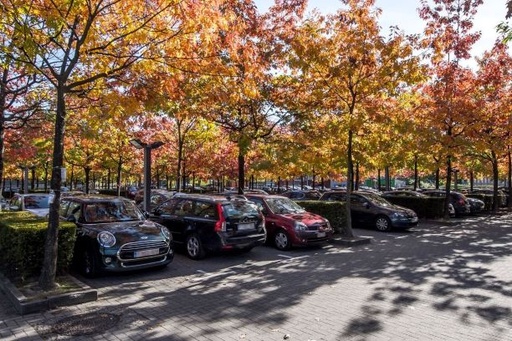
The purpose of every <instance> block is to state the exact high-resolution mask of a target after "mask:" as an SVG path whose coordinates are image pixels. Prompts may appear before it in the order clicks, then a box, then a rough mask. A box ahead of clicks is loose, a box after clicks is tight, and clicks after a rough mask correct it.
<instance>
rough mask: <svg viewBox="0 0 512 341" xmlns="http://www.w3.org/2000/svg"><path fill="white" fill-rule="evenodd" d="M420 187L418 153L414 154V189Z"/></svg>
mask: <svg viewBox="0 0 512 341" xmlns="http://www.w3.org/2000/svg"><path fill="white" fill-rule="evenodd" d="M417 189H418V155H416V154H414V190H415V191H416V190H417Z"/></svg>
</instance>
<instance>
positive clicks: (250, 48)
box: [0, 0, 512, 288]
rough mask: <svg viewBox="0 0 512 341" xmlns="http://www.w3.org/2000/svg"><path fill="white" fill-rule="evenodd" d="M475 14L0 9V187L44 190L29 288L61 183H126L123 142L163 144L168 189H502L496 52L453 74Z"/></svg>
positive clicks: (500, 52)
mask: <svg viewBox="0 0 512 341" xmlns="http://www.w3.org/2000/svg"><path fill="white" fill-rule="evenodd" d="M481 2H482V1H481V0H433V1H426V0H422V1H421V2H420V9H419V14H420V18H421V19H423V20H425V22H426V28H425V32H424V34H423V35H421V36H420V35H414V36H407V35H405V34H404V33H403V32H402V31H401V30H399V28H397V27H394V28H390V33H389V34H388V35H387V36H383V35H382V29H381V27H379V25H378V17H379V14H380V10H379V9H378V8H376V7H375V1H374V0H342V1H340V9H339V11H338V12H336V13H334V14H332V15H327V16H323V15H320V14H319V13H316V12H313V13H306V12H305V8H306V0H287V1H284V0H280V1H276V4H275V5H274V6H273V7H271V8H270V9H269V10H268V11H267V12H265V13H259V12H258V11H257V8H256V7H255V5H254V3H253V2H252V1H250V0H246V1H239V0H212V1H208V2H201V1H194V0H179V1H178V0H176V1H173V0H151V1H139V0H130V1H127V0H85V1H80V2H68V1H46V0H30V1H27V0H0V4H1V7H0V10H1V11H2V17H1V18H2V19H1V21H0V37H1V41H2V44H1V46H2V48H1V50H0V54H1V58H0V60H1V64H0V66H1V70H2V79H1V82H0V85H1V87H0V107H1V108H2V115H1V116H0V117H1V118H0V150H1V151H2V152H1V153H0V178H4V177H5V175H7V174H6V172H14V171H15V167H16V166H17V165H20V164H25V165H27V164H30V165H37V166H38V169H46V170H47V171H48V172H49V173H50V174H51V189H53V190H54V191H55V193H56V200H55V202H54V204H53V205H52V206H51V209H50V219H49V233H48V238H47V244H46V252H45V265H44V269H43V271H42V274H41V278H40V284H41V286H42V287H43V288H51V287H52V286H53V285H54V278H55V266H56V254H57V250H56V248H57V242H56V241H57V226H58V210H59V200H58V199H59V198H60V188H61V185H62V179H61V172H60V169H61V168H62V167H63V166H66V168H67V169H68V171H69V169H71V170H72V171H71V176H72V177H74V176H80V177H82V176H83V177H84V178H85V179H87V177H88V176H89V174H90V172H91V171H94V172H97V173H99V172H109V173H108V174H111V173H113V174H116V178H117V183H118V184H121V183H122V181H123V179H122V177H124V178H129V177H138V175H139V174H140V173H141V169H142V157H141V155H138V154H137V151H136V150H135V149H134V148H133V147H132V146H131V145H130V144H129V140H130V139H132V138H139V139H141V140H142V141H144V142H152V141H155V140H160V141H163V142H165V144H164V146H162V147H161V148H159V149H157V150H154V157H153V160H155V164H154V165H153V169H155V170H156V171H157V172H158V174H161V175H162V176H169V177H173V178H175V179H176V181H178V188H179V187H180V186H181V185H180V182H179V181H180V179H181V178H182V177H183V175H187V174H191V173H193V174H195V176H197V177H200V178H203V179H214V178H222V177H226V178H235V179H237V180H238V184H239V187H240V188H242V187H243V185H244V183H245V176H246V173H247V172H249V173H250V174H253V175H255V176H256V177H259V178H273V179H277V178H278V177H283V178H286V177H293V176H298V175H301V174H305V173H309V174H315V175H317V176H322V177H326V178H327V177H330V178H341V177H343V178H345V179H348V183H349V184H351V183H353V182H354V181H355V173H356V172H355V170H356V169H357V170H358V172H362V173H366V174H370V173H371V172H376V171H377V170H380V169H395V170H396V171H400V172H402V173H403V172H409V170H414V171H415V172H416V174H421V173H424V174H432V173H435V172H438V173H439V174H441V173H442V174H444V177H445V182H446V189H447V191H449V189H450V183H451V175H452V171H453V169H454V167H455V166H456V167H457V168H458V169H459V170H460V171H461V172H466V174H474V176H480V175H489V174H490V175H492V176H493V178H494V179H495V186H497V181H498V179H499V178H500V177H503V175H506V176H508V179H509V183H510V143H511V140H510V133H509V132H510V128H511V126H510V125H511V123H512V113H511V110H510V91H509V86H510V76H511V75H510V72H509V70H511V69H512V68H511V67H510V66H511V62H512V60H511V57H510V55H509V52H508V49H507V46H506V45H504V44H502V43H501V42H500V41H497V42H496V44H495V46H494V48H493V49H492V51H489V52H487V53H486V54H485V55H483V56H479V59H478V68H477V69H476V70H474V69H470V68H468V67H465V66H463V63H462V62H461V61H463V60H465V59H468V58H470V57H471V56H470V49H471V46H472V44H473V43H474V42H475V41H477V39H478V38H479V33H478V32H473V31H472V20H473V16H474V15H475V13H476V10H477V8H478V6H479V5H480V4H481ZM4 150H5V152H4ZM4 164H5V165H6V166H7V167H6V168H5V170H4ZM75 171H76V174H75ZM348 188H349V190H351V189H352V188H351V186H349V187H348ZM446 205H448V201H446ZM349 210H350V206H349V205H347V212H348V213H349V212H350V211H349ZM446 212H448V210H446ZM348 216H349V217H350V214H348ZM350 226H351V222H350V220H349V222H348V230H349V231H351V229H350Z"/></svg>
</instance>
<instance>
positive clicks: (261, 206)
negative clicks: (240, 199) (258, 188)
mask: <svg viewBox="0 0 512 341" xmlns="http://www.w3.org/2000/svg"><path fill="white" fill-rule="evenodd" d="M249 200H250V201H251V202H253V203H254V204H255V205H256V206H257V207H258V209H259V210H260V211H262V212H263V213H265V214H266V213H268V212H267V209H266V208H265V205H264V204H263V199H261V198H250V199H249Z"/></svg>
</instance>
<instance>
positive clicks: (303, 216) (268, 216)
mask: <svg viewBox="0 0 512 341" xmlns="http://www.w3.org/2000/svg"><path fill="white" fill-rule="evenodd" d="M245 196H246V197H247V199H248V200H250V201H252V202H254V203H256V204H257V205H258V207H259V208H260V209H261V211H262V212H263V214H264V215H265V226H266V228H267V236H268V239H267V241H268V242H269V243H273V244H274V246H275V247H276V248H277V249H279V250H289V249H291V248H292V247H293V246H307V245H314V244H319V243H324V242H327V241H329V240H330V239H331V238H332V236H333V233H334V231H333V229H332V227H331V224H330V223H329V221H328V220H327V219H325V218H323V217H321V216H319V215H317V214H314V213H311V212H307V211H306V210H305V209H304V208H302V207H301V206H299V205H298V204H297V203H296V202H294V201H293V200H291V199H290V198H287V197H283V196H281V195H265V194H251V193H249V194H246V195H245Z"/></svg>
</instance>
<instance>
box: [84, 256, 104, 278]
mask: <svg viewBox="0 0 512 341" xmlns="http://www.w3.org/2000/svg"><path fill="white" fill-rule="evenodd" d="M98 262H99V260H98V256H97V255H96V252H94V251H93V250H91V249H86V250H84V252H83V258H82V264H81V265H82V267H81V272H82V275H84V277H87V278H94V277H97V276H98V274H99V270H100V269H99V264H98Z"/></svg>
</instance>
